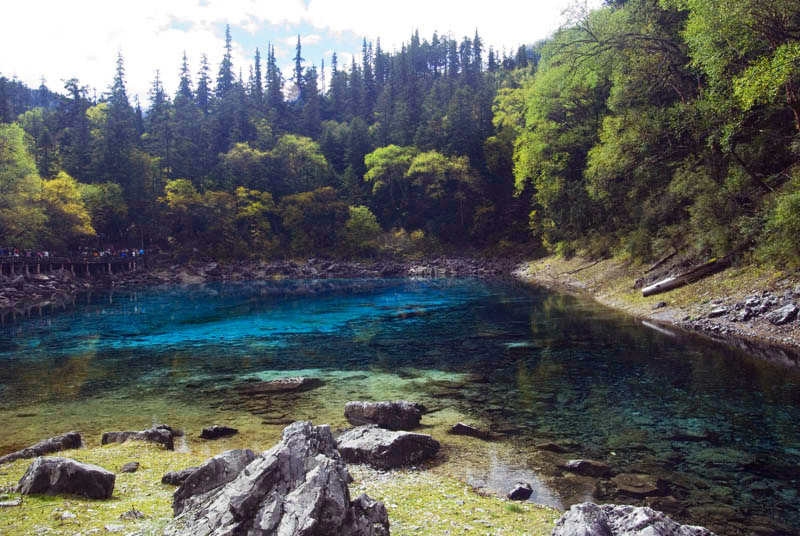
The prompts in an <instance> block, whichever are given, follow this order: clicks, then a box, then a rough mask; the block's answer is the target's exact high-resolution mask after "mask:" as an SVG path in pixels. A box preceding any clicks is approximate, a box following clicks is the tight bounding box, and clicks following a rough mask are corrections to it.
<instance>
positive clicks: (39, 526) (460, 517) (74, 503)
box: [0, 442, 560, 536]
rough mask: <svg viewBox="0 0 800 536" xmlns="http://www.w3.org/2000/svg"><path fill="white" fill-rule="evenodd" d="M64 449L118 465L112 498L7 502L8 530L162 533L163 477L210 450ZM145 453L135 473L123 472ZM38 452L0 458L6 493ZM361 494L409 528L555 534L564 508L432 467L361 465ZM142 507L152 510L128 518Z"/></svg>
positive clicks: (10, 534) (0, 528)
mask: <svg viewBox="0 0 800 536" xmlns="http://www.w3.org/2000/svg"><path fill="white" fill-rule="evenodd" d="M58 455H59V456H65V457H69V458H73V459H75V460H78V461H82V462H87V463H92V464H96V465H99V466H101V467H104V468H106V469H108V470H110V471H113V472H117V480H116V486H115V488H114V494H113V496H112V498H111V499H109V500H105V501H98V500H90V499H85V498H81V497H74V496H25V497H22V504H21V505H20V506H16V507H7V508H2V509H0V534H3V535H4V536H28V535H36V534H46V535H64V536H67V535H68V536H78V535H81V536H89V535H91V534H107V533H109V532H112V533H114V532H116V533H119V534H124V535H132V534H135V535H141V536H145V535H156V534H162V533H163V528H164V526H165V525H166V524H167V522H168V521H169V520H170V519H171V518H172V492H173V491H174V490H175V487H173V486H169V485H165V484H161V476H162V475H163V474H164V473H166V472H168V471H175V470H179V469H184V468H186V467H191V466H194V465H199V464H201V463H202V462H203V461H204V459H205V456H200V455H198V454H192V453H181V452H173V451H166V450H164V449H162V448H161V447H159V446H156V445H150V444H146V443H137V442H129V443H124V444H115V445H107V446H103V447H94V448H88V449H87V448H84V449H77V450H71V451H65V452H63V453H59V454H58ZM131 461H137V462H139V464H140V467H139V470H138V471H137V472H135V473H118V471H119V469H120V468H121V467H122V466H123V465H124V464H126V463H128V462H131ZM31 462H32V460H17V461H16V462H14V463H11V464H7V465H3V466H0V496H5V497H4V498H3V499H1V500H3V501H8V500H14V499H16V498H18V497H19V495H18V494H16V493H14V492H13V489H14V488H15V486H16V484H17V482H18V481H19V479H20V478H21V477H22V475H23V474H24V472H25V470H26V469H27V468H28V466H29V465H30V464H31ZM351 472H352V474H353V476H354V479H355V481H354V482H353V484H352V486H351V495H352V496H353V498H355V497H356V496H358V495H360V494H361V493H367V494H368V495H369V496H370V497H373V498H375V499H378V500H381V501H383V502H384V503H385V504H386V506H387V509H388V512H389V520H390V523H391V533H392V535H394V536H402V535H411V534H413V535H446V534H453V535H455V534H459V535H476V536H477V535H486V534H492V535H517V536H519V535H528V536H533V535H543V536H544V535H548V534H550V532H551V530H552V527H553V522H554V521H555V520H556V519H557V518H558V517H559V515H560V513H559V512H557V511H555V510H552V509H548V508H543V507H538V506H536V505H534V504H532V503H512V502H509V501H507V500H505V499H501V498H498V497H491V496H484V495H481V494H478V493H476V492H475V491H473V490H472V489H471V488H470V487H469V486H467V485H465V484H463V483H461V482H459V481H458V480H456V479H454V478H452V477H448V476H444V475H440V474H436V473H434V472H430V471H425V470H416V469H415V470H398V471H375V470H373V469H369V468H367V467H362V466H357V467H353V468H352V470H351ZM132 510H136V511H138V512H141V514H143V515H144V517H142V518H140V519H124V517H123V514H125V513H126V512H130V511H132Z"/></svg>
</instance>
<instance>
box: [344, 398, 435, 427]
mask: <svg viewBox="0 0 800 536" xmlns="http://www.w3.org/2000/svg"><path fill="white" fill-rule="evenodd" d="M344 416H345V418H346V419H347V421H348V422H349V423H350V424H352V425H354V426H361V425H362V424H377V425H378V426H380V427H381V428H386V429H387V430H410V429H412V428H416V427H417V426H419V421H420V420H421V419H422V406H420V405H419V404H414V403H412V402H408V401H406V400H398V401H396V402H348V403H347V404H346V405H345V407H344Z"/></svg>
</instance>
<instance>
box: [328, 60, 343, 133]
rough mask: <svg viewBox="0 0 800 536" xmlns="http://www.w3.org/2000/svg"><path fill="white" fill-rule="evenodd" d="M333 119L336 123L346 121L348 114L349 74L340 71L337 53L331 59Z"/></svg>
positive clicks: (330, 95)
mask: <svg viewBox="0 0 800 536" xmlns="http://www.w3.org/2000/svg"><path fill="white" fill-rule="evenodd" d="M329 98H330V101H331V109H332V111H333V118H334V119H335V120H336V121H345V120H346V119H345V118H346V117H347V115H348V112H347V73H346V72H345V71H343V70H340V69H339V59H338V58H337V56H336V52H334V53H333V57H332V58H331V87H330V91H329Z"/></svg>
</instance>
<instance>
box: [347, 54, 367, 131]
mask: <svg viewBox="0 0 800 536" xmlns="http://www.w3.org/2000/svg"><path fill="white" fill-rule="evenodd" d="M348 89H349V90H350V91H349V93H350V94H349V96H348V97H349V98H348V100H349V103H348V104H349V107H350V113H351V114H352V116H353V117H355V116H358V115H361V114H362V113H363V111H364V106H363V103H364V85H363V83H362V80H361V71H360V70H359V68H358V66H357V65H356V59H355V57H354V58H353V62H352V64H351V66H350V85H349V88H348Z"/></svg>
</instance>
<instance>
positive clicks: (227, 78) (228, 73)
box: [215, 24, 234, 98]
mask: <svg viewBox="0 0 800 536" xmlns="http://www.w3.org/2000/svg"><path fill="white" fill-rule="evenodd" d="M233 76H234V75H233V45H232V44H231V26H230V24H228V25H226V26H225V54H224V55H223V56H222V62H221V63H220V64H219V74H218V75H217V88H216V91H215V93H216V96H217V97H218V98H219V97H221V96H222V95H224V94H225V93H227V92H228V91H230V90H231V89H232V88H233V84H234V78H233Z"/></svg>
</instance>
